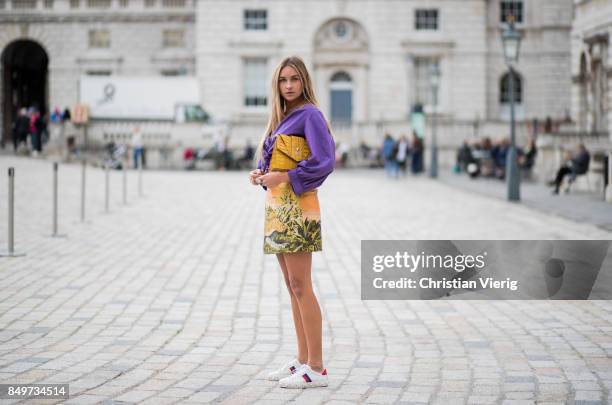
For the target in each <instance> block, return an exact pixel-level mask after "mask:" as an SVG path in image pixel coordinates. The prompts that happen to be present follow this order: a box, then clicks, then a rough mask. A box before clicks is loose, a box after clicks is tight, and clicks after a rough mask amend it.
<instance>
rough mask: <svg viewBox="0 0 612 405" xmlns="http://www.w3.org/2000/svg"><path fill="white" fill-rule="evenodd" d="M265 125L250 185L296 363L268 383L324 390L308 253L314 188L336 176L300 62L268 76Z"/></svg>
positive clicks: (315, 244)
mask: <svg viewBox="0 0 612 405" xmlns="http://www.w3.org/2000/svg"><path fill="white" fill-rule="evenodd" d="M270 99H271V100H272V103H271V104H272V105H271V107H272V108H271V112H270V117H269V120H268V125H267V128H266V131H265V133H264V136H263V137H262V140H261V142H260V144H259V148H258V153H257V156H258V158H259V162H258V167H257V169H256V170H253V171H252V172H250V181H251V183H252V184H254V185H257V184H259V185H261V186H263V187H264V189H266V191H267V196H266V207H265V228H264V246H263V248H264V254H276V257H277V259H278V262H279V264H280V268H281V270H282V272H283V277H284V279H285V284H286V286H287V289H288V291H289V296H290V297H291V309H292V313H293V322H294V326H295V331H296V336H297V355H296V356H295V358H294V359H292V360H291V361H289V362H288V363H287V364H285V365H284V366H282V367H281V368H280V369H278V370H276V371H274V372H272V373H270V374H269V376H268V378H269V379H271V380H275V381H279V386H280V387H283V388H310V387H322V386H327V385H328V376H327V370H326V369H325V368H324V367H323V352H322V351H323V350H322V346H323V345H322V319H321V309H320V307H319V303H318V301H317V297H316V296H315V294H314V291H313V287H312V280H311V264H312V252H317V251H321V250H322V240H321V216H320V208H319V200H318V197H317V187H319V186H321V184H323V182H324V181H325V179H326V178H327V176H329V174H330V173H331V172H332V171H333V170H334V166H335V162H334V160H335V159H334V158H335V142H334V139H333V137H332V135H331V130H330V128H329V124H328V122H327V120H326V119H325V117H324V115H323V113H322V112H321V111H320V109H319V107H318V102H317V98H316V96H315V93H314V86H313V83H312V81H311V78H310V74H309V73H308V70H307V69H306V66H305V64H304V62H303V61H302V59H301V58H299V57H297V56H291V57H288V58H286V59H284V60H283V61H282V62H281V63H280V64H279V65H278V67H277V68H276V70H275V71H274V74H273V76H272V95H271V97H270Z"/></svg>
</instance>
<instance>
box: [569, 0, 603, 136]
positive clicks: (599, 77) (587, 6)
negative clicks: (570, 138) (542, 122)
mask: <svg viewBox="0 0 612 405" xmlns="http://www.w3.org/2000/svg"><path fill="white" fill-rule="evenodd" d="M575 3H576V11H575V19H574V25H573V30H572V83H573V86H572V90H573V92H572V96H573V97H572V101H573V103H572V112H573V114H572V115H573V117H574V121H575V122H576V125H577V128H578V130H579V131H581V132H585V133H600V134H606V133H607V134H609V133H610V129H612V47H611V46H610V41H611V40H612V2H610V1H605V0H576V1H575Z"/></svg>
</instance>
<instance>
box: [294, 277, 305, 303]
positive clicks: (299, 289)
mask: <svg viewBox="0 0 612 405" xmlns="http://www.w3.org/2000/svg"><path fill="white" fill-rule="evenodd" d="M307 288H308V286H307V285H306V283H305V282H304V280H302V279H300V278H296V277H291V278H289V290H290V293H291V294H293V295H295V296H296V298H298V299H299V298H301V297H303V296H304V293H305V292H306V290H307Z"/></svg>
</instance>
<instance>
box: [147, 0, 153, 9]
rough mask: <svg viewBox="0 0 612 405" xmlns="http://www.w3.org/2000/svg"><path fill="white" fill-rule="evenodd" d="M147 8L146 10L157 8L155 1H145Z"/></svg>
mask: <svg viewBox="0 0 612 405" xmlns="http://www.w3.org/2000/svg"><path fill="white" fill-rule="evenodd" d="M145 7H146V8H151V7H155V0H145Z"/></svg>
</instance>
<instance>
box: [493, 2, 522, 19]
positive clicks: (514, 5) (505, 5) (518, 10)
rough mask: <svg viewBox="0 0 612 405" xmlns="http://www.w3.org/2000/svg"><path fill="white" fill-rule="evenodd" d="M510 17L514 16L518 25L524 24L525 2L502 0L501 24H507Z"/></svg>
mask: <svg viewBox="0 0 612 405" xmlns="http://www.w3.org/2000/svg"><path fill="white" fill-rule="evenodd" d="M509 16H512V18H514V22H516V23H522V22H523V0H501V3H500V15H499V18H500V22H503V23H504V22H507V21H508V17H509Z"/></svg>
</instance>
